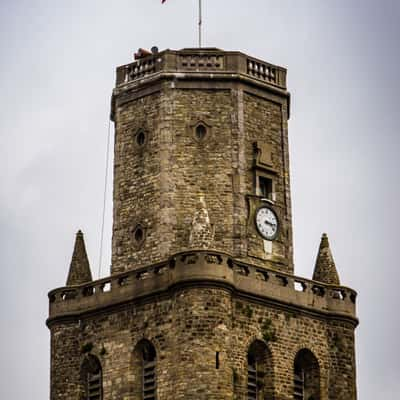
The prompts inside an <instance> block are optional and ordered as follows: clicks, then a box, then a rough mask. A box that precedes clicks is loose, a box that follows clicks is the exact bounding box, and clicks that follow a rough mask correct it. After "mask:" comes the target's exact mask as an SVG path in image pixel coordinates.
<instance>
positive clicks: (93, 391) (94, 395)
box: [87, 370, 102, 400]
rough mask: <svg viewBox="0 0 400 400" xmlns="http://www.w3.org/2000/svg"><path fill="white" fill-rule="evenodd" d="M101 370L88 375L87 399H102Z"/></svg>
mask: <svg viewBox="0 0 400 400" xmlns="http://www.w3.org/2000/svg"><path fill="white" fill-rule="evenodd" d="M101 386H102V382H101V370H99V372H97V373H96V374H88V375H87V400H101V399H102V387H101Z"/></svg>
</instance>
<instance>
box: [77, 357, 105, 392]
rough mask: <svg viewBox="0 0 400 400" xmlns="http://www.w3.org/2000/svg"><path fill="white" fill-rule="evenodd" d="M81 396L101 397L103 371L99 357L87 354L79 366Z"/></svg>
mask: <svg viewBox="0 0 400 400" xmlns="http://www.w3.org/2000/svg"><path fill="white" fill-rule="evenodd" d="M81 387H82V395H83V396H82V398H83V399H85V400H102V399H103V372H102V368H101V364H100V361H99V359H98V358H97V357H96V356H94V355H92V354H89V355H87V356H86V357H85V359H84V361H83V363H82V366H81Z"/></svg>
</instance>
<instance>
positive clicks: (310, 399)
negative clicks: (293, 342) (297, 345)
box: [293, 349, 321, 400]
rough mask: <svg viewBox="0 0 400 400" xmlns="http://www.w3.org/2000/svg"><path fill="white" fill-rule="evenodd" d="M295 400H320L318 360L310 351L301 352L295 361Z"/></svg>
mask: <svg viewBox="0 0 400 400" xmlns="http://www.w3.org/2000/svg"><path fill="white" fill-rule="evenodd" d="M293 386H294V387H293V398H294V400H320V398H321V394H320V392H321V389H320V369H319V364H318V360H317V358H316V357H315V356H314V354H313V353H312V352H311V351H310V350H308V349H302V350H300V351H299V352H298V353H297V355H296V358H295V360H294V378H293Z"/></svg>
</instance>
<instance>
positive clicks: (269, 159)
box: [111, 48, 293, 274]
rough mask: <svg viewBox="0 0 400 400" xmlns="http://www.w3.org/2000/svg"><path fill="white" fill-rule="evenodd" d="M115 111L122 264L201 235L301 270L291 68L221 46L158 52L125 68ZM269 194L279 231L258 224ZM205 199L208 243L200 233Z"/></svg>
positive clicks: (140, 262) (253, 258) (153, 257)
mask: <svg viewBox="0 0 400 400" xmlns="http://www.w3.org/2000/svg"><path fill="white" fill-rule="evenodd" d="M111 117H112V120H113V121H114V122H115V153H114V195H113V198H114V212H113V214H114V225H113V239H112V271H111V272H112V273H113V274H116V273H120V272H125V271H129V270H135V269H138V268H140V267H143V266H145V265H148V264H152V263H157V262H160V261H162V260H165V259H166V258H168V257H169V256H170V255H171V254H174V253H177V252H181V251H186V250H188V249H193V248H196V247H202V248H203V249H205V248H207V249H213V250H218V251H223V252H226V253H229V254H231V255H232V256H233V257H234V258H235V259H237V260H241V261H244V262H251V263H255V264H257V265H259V266H261V267H263V266H264V267H266V268H273V269H277V270H280V271H282V272H286V273H293V257H292V253H293V251H292V218H291V198H290V185H289V158H288V130H287V121H288V118H289V93H288V92H287V90H286V70H285V69H284V68H281V67H278V66H275V65H272V64H269V63H266V62H264V61H261V60H258V59H255V58H253V57H249V56H247V55H245V54H243V53H240V52H228V51H222V50H219V49H215V48H202V49H183V50H179V51H172V50H166V51H163V52H159V53H158V52H157V53H154V54H151V55H147V56H145V57H143V58H140V59H138V60H136V61H135V62H133V63H131V64H127V65H123V66H120V67H118V68H117V80H116V87H115V89H114V91H113V96H112V112H111ZM199 204H200V206H199ZM264 204H267V205H268V207H270V208H272V209H273V210H274V211H275V212H276V214H277V216H278V221H279V232H278V235H277V237H276V239H274V240H273V241H268V240H264V239H263V238H262V237H261V236H260V234H259V232H258V231H257V227H256V225H255V213H256V211H257V209H258V208H259V207H261V206H263V205H264ZM199 207H203V208H204V209H205V211H206V212H207V214H208V219H209V228H210V229H209V231H211V237H209V239H208V240H207V241H206V243H205V244H204V245H203V246H202V245H201V243H200V244H199V243H198V241H191V240H190V239H191V235H192V231H193V230H196V229H197V228H196V226H194V220H195V216H196V215H198V212H199ZM196 213H197V214H196Z"/></svg>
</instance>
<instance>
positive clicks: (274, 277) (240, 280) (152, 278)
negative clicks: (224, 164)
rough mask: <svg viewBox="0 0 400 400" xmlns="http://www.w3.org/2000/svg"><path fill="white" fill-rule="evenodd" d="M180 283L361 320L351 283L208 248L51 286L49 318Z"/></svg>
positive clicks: (162, 290) (75, 313) (146, 294)
mask: <svg viewBox="0 0 400 400" xmlns="http://www.w3.org/2000/svg"><path fill="white" fill-rule="evenodd" d="M179 285H194V286H195V285H202V286H204V285H210V286H213V285H218V286H225V287H227V288H228V289H229V290H232V291H236V292H237V293H239V294H240V295H242V296H247V297H251V298H253V299H254V300H256V301H264V302H273V303H274V304H276V305H278V306H281V307H289V308H290V307H291V306H293V307H297V309H299V308H300V309H303V310H304V311H305V312H307V311H308V312H313V313H322V314H325V315H326V314H332V315H334V316H338V317H347V318H350V319H353V320H354V321H355V323H357V319H356V296H357V293H356V292H355V291H354V290H352V289H350V288H347V287H344V286H335V285H327V284H322V283H320V282H316V281H312V280H309V279H305V278H300V277H297V276H294V275H291V274H285V273H282V272H278V271H275V270H271V269H264V268H260V267H257V266H255V265H251V264H248V263H243V262H238V261H236V260H235V259H233V258H232V257H231V256H230V255H228V254H225V253H221V252H215V251H206V250H194V251H188V252H182V253H179V254H176V255H174V256H172V257H170V258H169V259H168V260H166V261H165V262H161V263H158V264H155V265H150V266H147V267H144V268H141V269H139V270H135V271H129V272H124V273H120V274H115V275H112V276H110V277H108V278H104V279H99V280H97V281H93V282H90V283H88V284H83V285H79V286H68V287H62V288H58V289H55V290H52V291H51V292H50V293H49V300H50V311H49V320H48V322H49V323H50V322H51V321H53V320H54V319H57V318H62V317H68V316H78V315H79V314H81V313H88V312H89V313H90V312H93V311H96V310H99V309H101V308H105V307H110V306H116V305H119V304H122V303H126V302H131V301H136V300H138V299H140V298H144V297H149V296H153V295H156V294H162V293H167V292H168V291H169V290H172V289H173V288H176V287H178V286H179Z"/></svg>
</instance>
